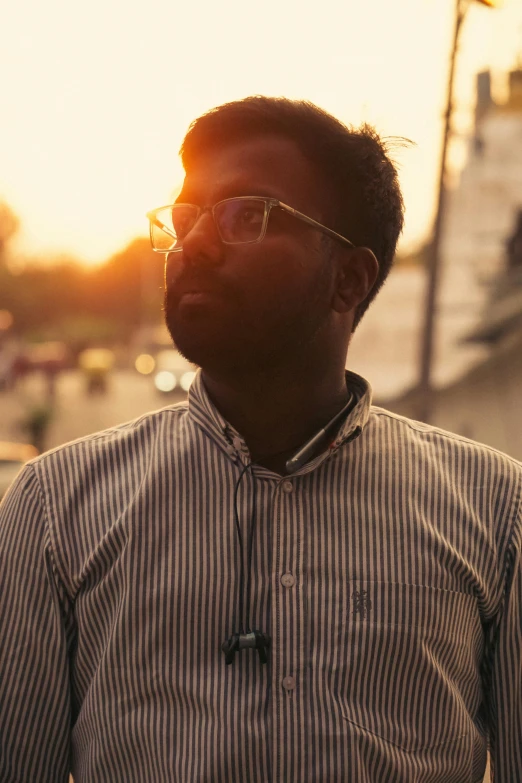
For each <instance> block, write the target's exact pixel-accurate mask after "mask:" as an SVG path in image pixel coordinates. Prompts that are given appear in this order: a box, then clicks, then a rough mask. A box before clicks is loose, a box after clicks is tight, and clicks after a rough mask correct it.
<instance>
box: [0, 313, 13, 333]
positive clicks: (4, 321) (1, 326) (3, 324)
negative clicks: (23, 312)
mask: <svg viewBox="0 0 522 783" xmlns="http://www.w3.org/2000/svg"><path fill="white" fill-rule="evenodd" d="M12 325H13V316H12V314H11V313H10V312H9V310H0V331H2V332H3V331H5V330H6V329H9V327H10V326H12Z"/></svg>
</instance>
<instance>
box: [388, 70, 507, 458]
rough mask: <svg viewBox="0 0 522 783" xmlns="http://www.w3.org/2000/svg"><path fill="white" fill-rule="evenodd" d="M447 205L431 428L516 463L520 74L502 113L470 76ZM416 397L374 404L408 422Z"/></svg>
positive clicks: (483, 77)
mask: <svg viewBox="0 0 522 783" xmlns="http://www.w3.org/2000/svg"><path fill="white" fill-rule="evenodd" d="M447 203H448V206H447V213H446V215H445V222H444V237H443V242H442V260H443V268H442V280H441V288H440V295H439V305H438V311H437V327H436V328H437V334H436V360H435V372H434V376H435V385H436V387H437V391H436V394H435V403H434V415H433V423H434V424H436V425H438V426H440V427H443V428H444V429H448V430H451V431H453V432H457V433H460V434H462V435H465V436H467V437H471V438H473V439H475V440H478V441H481V442H484V443H487V444H489V445H492V446H494V447H496V448H499V449H501V450H502V451H505V452H507V453H508V454H510V455H512V456H514V457H516V458H517V459H521V460H522V68H520V69H517V70H514V71H513V72H512V73H510V74H509V93H508V98H507V101H506V102H504V103H502V104H498V103H496V102H495V101H494V100H493V97H492V94H491V82H490V75H489V73H481V74H479V76H478V80H477V107H476V119H475V134H474V138H473V140H472V144H471V148H470V151H469V159H468V163H467V166H466V167H465V169H464V171H463V173H462V176H461V178H460V182H459V185H458V187H457V188H456V189H455V190H453V191H451V192H450V193H449V194H448V202H447ZM376 392H377V398H379V396H380V395H379V390H378V389H376ZM416 395H417V392H416V391H415V389H414V388H413V387H412V388H411V390H409V391H406V392H405V393H402V394H399V395H397V396H396V397H395V398H394V399H383V400H382V401H383V402H385V403H386V405H387V407H389V408H391V409H393V410H395V411H397V412H399V413H404V414H405V415H408V416H413V415H414V411H415V410H416V403H417V400H416Z"/></svg>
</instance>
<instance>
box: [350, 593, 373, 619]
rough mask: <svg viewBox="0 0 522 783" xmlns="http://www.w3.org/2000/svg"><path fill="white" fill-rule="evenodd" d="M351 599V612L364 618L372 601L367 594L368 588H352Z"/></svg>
mask: <svg viewBox="0 0 522 783" xmlns="http://www.w3.org/2000/svg"><path fill="white" fill-rule="evenodd" d="M352 601H353V610H352V614H354V615H355V614H359V615H360V616H361V618H362V619H363V620H366V618H367V616H368V612H369V611H370V609H371V608H372V602H371V600H370V598H369V596H368V590H360V591H359V590H354V591H353V593H352Z"/></svg>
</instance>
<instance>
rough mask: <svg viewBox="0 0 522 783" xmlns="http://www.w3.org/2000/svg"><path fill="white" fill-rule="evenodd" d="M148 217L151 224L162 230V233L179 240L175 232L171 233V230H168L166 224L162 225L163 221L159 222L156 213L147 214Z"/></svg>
mask: <svg viewBox="0 0 522 783" xmlns="http://www.w3.org/2000/svg"><path fill="white" fill-rule="evenodd" d="M147 217H148V219H149V220H150V222H151V223H154V225H155V226H157V227H158V228H161V230H162V231H164V232H165V233H166V234H168V235H169V236H170V237H172V238H173V239H177V236H176V234H175V233H174V232H173V231H171V230H170V228H168V226H166V225H165V223H162V222H161V220H158V218H157V217H156V215H155V214H154V212H147Z"/></svg>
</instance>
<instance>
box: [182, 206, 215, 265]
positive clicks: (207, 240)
mask: <svg viewBox="0 0 522 783" xmlns="http://www.w3.org/2000/svg"><path fill="white" fill-rule="evenodd" d="M223 251H224V245H223V242H222V241H221V239H220V236H219V234H218V230H217V227H216V224H215V222H214V218H213V215H212V213H211V212H210V210H205V211H204V212H202V213H201V215H200V216H199V217H198V219H197V220H196V222H195V223H194V225H193V226H192V228H191V229H190V231H189V232H188V234H187V235H186V236H185V239H184V240H183V249H182V251H181V253H180V255H181V256H182V257H183V259H184V260H185V261H186V262H187V263H189V264H201V265H203V264H204V265H211V266H217V265H218V264H220V263H221V262H222V260H223Z"/></svg>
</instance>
